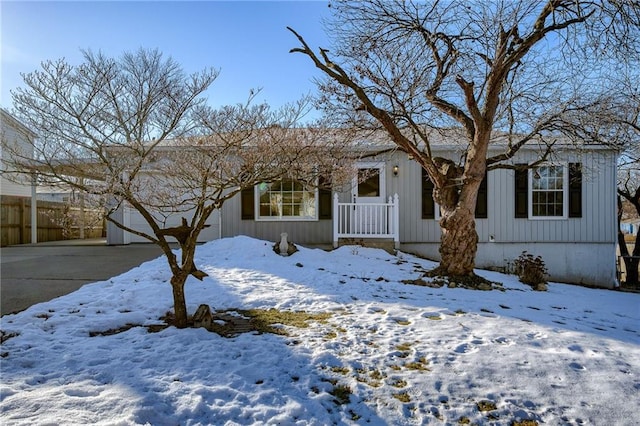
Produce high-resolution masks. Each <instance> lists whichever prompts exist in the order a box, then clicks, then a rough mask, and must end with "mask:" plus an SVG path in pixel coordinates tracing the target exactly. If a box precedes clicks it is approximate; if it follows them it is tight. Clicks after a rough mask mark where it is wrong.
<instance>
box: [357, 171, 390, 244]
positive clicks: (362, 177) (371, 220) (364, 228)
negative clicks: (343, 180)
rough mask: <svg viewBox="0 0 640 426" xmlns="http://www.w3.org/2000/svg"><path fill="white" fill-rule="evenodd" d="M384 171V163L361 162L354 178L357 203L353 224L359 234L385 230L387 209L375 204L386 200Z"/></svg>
mask: <svg viewBox="0 0 640 426" xmlns="http://www.w3.org/2000/svg"><path fill="white" fill-rule="evenodd" d="M384 172H385V169H384V164H383V163H361V164H359V165H358V175H357V176H356V177H355V178H354V179H353V184H352V186H351V197H352V201H353V203H354V204H355V205H354V208H353V214H352V217H351V225H352V227H353V230H354V231H355V232H356V233H358V234H363V233H364V234H377V233H381V232H383V228H384V227H385V225H383V224H384V223H386V213H385V210H383V209H381V208H380V207H376V206H375V205H376V204H383V203H385V202H386V201H385V175H384ZM359 204H360V205H359ZM383 216H384V217H383Z"/></svg>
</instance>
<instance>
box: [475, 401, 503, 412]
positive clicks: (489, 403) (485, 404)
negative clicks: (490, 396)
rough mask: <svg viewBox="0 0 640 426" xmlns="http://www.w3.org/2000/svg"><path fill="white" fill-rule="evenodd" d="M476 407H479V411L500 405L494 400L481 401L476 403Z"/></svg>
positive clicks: (489, 409) (492, 408) (493, 408)
mask: <svg viewBox="0 0 640 426" xmlns="http://www.w3.org/2000/svg"><path fill="white" fill-rule="evenodd" d="M476 407H478V411H493V410H497V409H498V406H497V405H496V403H495V402H493V401H479V402H477V403H476Z"/></svg>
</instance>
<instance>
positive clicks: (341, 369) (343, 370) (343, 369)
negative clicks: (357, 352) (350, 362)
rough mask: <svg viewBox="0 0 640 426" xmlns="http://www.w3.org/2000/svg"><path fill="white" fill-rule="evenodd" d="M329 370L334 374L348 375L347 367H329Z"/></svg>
mask: <svg viewBox="0 0 640 426" xmlns="http://www.w3.org/2000/svg"><path fill="white" fill-rule="evenodd" d="M330 370H331V371H333V372H334V373H338V374H342V375H345V376H346V375H347V374H349V368H348V367H331V368H330Z"/></svg>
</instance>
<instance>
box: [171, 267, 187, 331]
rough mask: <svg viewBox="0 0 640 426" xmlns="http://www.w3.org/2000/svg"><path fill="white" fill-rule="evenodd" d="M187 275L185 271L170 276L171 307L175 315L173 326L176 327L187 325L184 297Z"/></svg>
mask: <svg viewBox="0 0 640 426" xmlns="http://www.w3.org/2000/svg"><path fill="white" fill-rule="evenodd" d="M188 276H189V275H188V274H185V273H181V274H174V275H173V276H172V277H171V287H172V288H173V309H174V311H175V315H176V323H175V326H176V327H178V328H186V327H187V302H186V300H185V297H184V284H185V282H186V281H187V277H188Z"/></svg>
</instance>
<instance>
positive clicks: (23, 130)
mask: <svg viewBox="0 0 640 426" xmlns="http://www.w3.org/2000/svg"><path fill="white" fill-rule="evenodd" d="M0 137H2V143H0V171H1V173H2V174H1V175H0V194H2V195H10V196H17V197H31V195H32V193H31V178H30V176H25V175H19V174H15V171H16V170H15V168H13V167H11V166H10V165H9V164H7V162H8V160H9V158H8V157H7V156H10V155H11V153H9V152H7V150H4V149H3V146H10V147H12V149H16V150H17V151H18V152H21V153H23V154H24V156H25V157H32V156H33V148H32V147H31V145H30V144H29V142H28V139H30V138H34V137H35V134H34V133H33V132H32V131H31V130H30V129H29V128H27V127H26V126H25V125H24V124H22V123H20V122H19V121H18V120H17V119H16V118H15V117H13V116H12V115H11V114H9V113H8V112H7V111H5V110H4V109H2V108H0ZM3 158H4V160H3ZM9 177H10V179H9Z"/></svg>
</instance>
